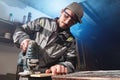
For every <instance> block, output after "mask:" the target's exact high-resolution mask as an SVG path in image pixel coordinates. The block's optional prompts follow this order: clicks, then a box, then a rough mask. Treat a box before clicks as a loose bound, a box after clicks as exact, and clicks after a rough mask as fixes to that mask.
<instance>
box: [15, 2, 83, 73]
mask: <svg viewBox="0 0 120 80" xmlns="http://www.w3.org/2000/svg"><path fill="white" fill-rule="evenodd" d="M82 16H83V9H82V7H81V6H80V4H78V3H76V2H73V3H71V4H70V5H68V6H67V7H65V8H64V9H63V10H62V11H61V15H60V17H59V18H56V19H50V18H46V17H41V18H38V19H36V20H34V21H32V22H29V23H27V24H24V25H22V26H21V27H19V28H17V29H16V31H15V33H14V35H13V40H14V43H15V44H16V45H17V46H18V47H20V48H21V49H22V51H23V54H25V56H27V58H28V59H33V60H32V61H33V62H32V61H28V62H27V63H25V64H24V62H23V67H24V70H28V71H29V70H30V69H28V68H29V67H30V64H31V65H32V64H33V65H34V63H35V62H36V64H37V65H38V66H37V70H38V71H40V72H45V73H52V74H53V75H58V74H66V73H71V72H74V70H75V66H76V49H75V48H76V45H75V44H76V43H75V39H74V37H73V35H72V34H71V33H70V27H71V26H72V25H74V24H76V23H78V22H79V23H81V18H82ZM31 35H32V37H31ZM37 61H38V62H39V63H37Z"/></svg>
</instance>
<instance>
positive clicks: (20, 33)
mask: <svg viewBox="0 0 120 80" xmlns="http://www.w3.org/2000/svg"><path fill="white" fill-rule="evenodd" d="M41 21H43V20H42V19H41V18H39V19H36V20H34V21H32V22H29V23H27V24H24V25H22V26H21V27H18V28H17V29H16V30H15V32H14V35H13V40H14V43H15V44H16V45H17V46H18V47H20V45H23V44H25V43H26V42H28V41H29V40H31V38H30V35H31V34H33V33H35V32H37V31H40V29H41V27H42V24H41ZM26 45H27V44H26Z"/></svg>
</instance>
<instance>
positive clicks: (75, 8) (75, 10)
mask: <svg viewBox="0 0 120 80" xmlns="http://www.w3.org/2000/svg"><path fill="white" fill-rule="evenodd" d="M66 8H67V9H70V10H71V11H72V12H73V13H74V14H75V15H76V16H77V19H78V21H79V22H80V23H81V22H82V21H81V18H82V17H83V9H82V6H81V5H80V4H79V3H77V2H73V3H71V4H69V5H68V6H67V7H66Z"/></svg>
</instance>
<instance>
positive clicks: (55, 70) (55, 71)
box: [50, 67, 57, 75]
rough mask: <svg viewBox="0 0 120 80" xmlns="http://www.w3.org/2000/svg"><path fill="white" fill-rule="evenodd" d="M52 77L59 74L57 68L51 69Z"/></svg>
mask: <svg viewBox="0 0 120 80" xmlns="http://www.w3.org/2000/svg"><path fill="white" fill-rule="evenodd" d="M50 70H51V72H52V75H56V74H57V68H56V67H51V68H50Z"/></svg>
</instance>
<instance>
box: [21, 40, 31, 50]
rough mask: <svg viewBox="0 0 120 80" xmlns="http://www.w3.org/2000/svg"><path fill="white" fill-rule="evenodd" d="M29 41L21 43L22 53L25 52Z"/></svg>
mask: <svg viewBox="0 0 120 80" xmlns="http://www.w3.org/2000/svg"><path fill="white" fill-rule="evenodd" d="M29 41H30V39H25V40H23V41H22V42H21V44H20V48H21V49H22V50H23V52H26V50H27V48H28V43H29Z"/></svg>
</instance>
